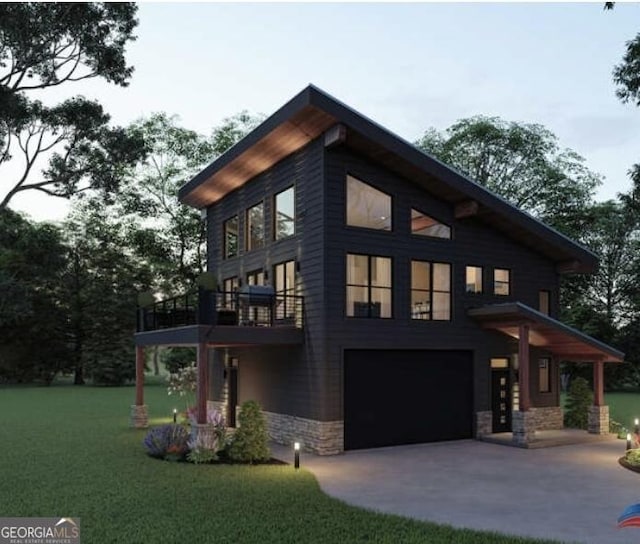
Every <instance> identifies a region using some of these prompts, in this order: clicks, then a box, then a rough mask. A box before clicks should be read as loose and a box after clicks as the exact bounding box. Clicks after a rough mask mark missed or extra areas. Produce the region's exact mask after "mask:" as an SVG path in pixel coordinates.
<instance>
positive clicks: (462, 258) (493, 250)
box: [326, 147, 558, 418]
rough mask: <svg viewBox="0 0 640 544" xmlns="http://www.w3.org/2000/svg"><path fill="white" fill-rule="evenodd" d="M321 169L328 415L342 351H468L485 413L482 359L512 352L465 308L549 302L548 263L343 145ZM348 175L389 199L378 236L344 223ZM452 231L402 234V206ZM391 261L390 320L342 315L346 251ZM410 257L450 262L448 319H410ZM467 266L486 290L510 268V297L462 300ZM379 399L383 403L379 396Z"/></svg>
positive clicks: (406, 224)
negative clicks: (385, 228)
mask: <svg viewBox="0 0 640 544" xmlns="http://www.w3.org/2000/svg"><path fill="white" fill-rule="evenodd" d="M326 165H327V166H326V168H327V201H326V206H327V234H326V236H327V240H326V248H327V249H326V251H327V254H326V268H327V271H328V278H327V316H328V321H327V345H328V356H327V364H328V366H329V377H330V380H331V381H330V387H329V388H328V390H327V403H328V405H329V406H331V408H332V414H331V416H332V417H336V418H338V417H340V414H341V412H342V407H341V402H342V374H343V373H342V366H341V365H342V363H341V361H342V352H343V350H345V349H362V348H367V349H429V350H447V349H457V350H472V351H473V352H474V354H475V356H474V399H475V409H476V410H485V409H489V391H490V379H489V378H490V370H489V358H490V357H500V356H509V355H512V354H513V353H517V346H516V344H515V342H514V341H512V340H510V339H509V338H507V337H505V336H503V335H501V334H498V333H494V332H490V331H485V330H482V329H480V328H479V327H478V326H477V324H476V323H475V322H473V321H472V320H471V319H470V318H469V317H468V316H467V310H468V309H469V308H472V307H476V306H481V305H484V304H488V303H499V302H508V301H515V300H519V301H521V302H523V303H525V304H527V305H530V306H532V307H534V308H537V307H538V291H539V290H540V289H547V290H550V291H551V293H552V297H553V300H554V301H557V294H558V283H557V282H558V280H557V274H556V272H555V267H554V264H553V263H552V262H550V261H549V260H548V259H546V258H544V257H542V256H541V255H539V254H537V253H535V252H534V251H531V250H529V249H527V248H524V247H522V246H521V245H519V244H517V243H516V242H514V241H512V240H511V239H509V238H508V237H506V236H505V235H504V234H501V233H498V232H497V231H495V230H493V229H491V228H489V227H487V226H485V225H483V224H482V223H481V222H480V221H479V220H477V219H474V218H467V219H462V220H458V221H456V220H455V219H454V217H453V209H452V207H451V206H450V205H447V204H445V203H443V202H441V201H438V200H436V199H435V198H433V197H431V196H430V195H429V194H428V193H426V192H425V191H423V190H421V189H419V188H418V187H417V186H416V185H414V184H412V183H411V182H409V181H407V180H404V179H401V178H399V177H398V176H396V175H394V174H393V173H391V172H389V171H387V170H384V169H382V168H380V167H378V166H376V165H375V164H373V163H371V162H370V161H367V160H364V159H362V158H361V157H359V156H357V155H355V154H354V153H352V152H350V151H349V150H347V149H346V148H344V147H341V148H335V149H333V150H330V151H327V153H326ZM347 173H350V174H352V175H354V176H356V177H358V178H359V179H361V180H363V181H365V182H367V183H370V184H371V185H374V186H376V187H378V188H380V189H382V190H384V191H385V192H387V193H389V194H391V195H392V197H393V230H392V232H382V231H380V232H378V231H371V230H367V229H357V228H349V227H346V226H345V197H346V194H345V178H346V175H347ZM412 207H416V208H418V209H420V210H421V211H423V212H424V213H427V214H430V215H433V216H434V217H435V218H437V219H439V220H441V221H443V222H445V223H448V224H449V225H451V226H452V227H453V239H452V240H440V239H429V238H424V237H419V236H414V235H411V234H410V209H411V208H412ZM352 252H353V253H364V254H372V255H381V256H387V257H392V258H393V287H394V290H393V315H394V318H393V319H358V318H347V317H345V288H344V285H345V281H346V272H345V260H346V254H347V253H352ZM412 259H422V260H426V261H439V262H448V263H451V264H452V274H453V282H452V291H453V293H452V299H453V308H452V310H453V315H452V320H451V321H450V322H435V321H433V322H430V321H416V320H412V319H411V318H410V289H411V281H410V262H411V260H412ZM467 264H474V265H480V266H483V267H484V274H485V278H484V279H485V281H484V283H485V289H486V290H488V289H489V288H490V286H491V281H492V278H493V268H494V267H498V268H508V269H510V270H511V295H510V296H508V297H499V296H493V295H491V294H483V295H467V294H466V293H465V285H464V284H465V280H464V272H465V266H466V265H467ZM380 402H384V399H380Z"/></svg>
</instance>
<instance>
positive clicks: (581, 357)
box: [467, 302, 624, 363]
mask: <svg viewBox="0 0 640 544" xmlns="http://www.w3.org/2000/svg"><path fill="white" fill-rule="evenodd" d="M467 313H468V314H469V316H470V317H472V318H473V319H475V320H476V321H478V322H480V323H481V324H482V325H483V326H484V327H485V328H489V329H494V330H497V331H500V332H501V333H503V334H506V335H508V336H511V337H512V338H518V335H519V325H520V324H523V323H526V324H528V325H529V326H530V327H531V332H530V336H529V344H531V345H533V346H537V347H541V348H544V349H547V350H548V351H550V352H551V353H553V354H554V355H556V356H558V357H561V358H563V359H564V360H567V361H574V362H597V361H600V360H602V361H607V362H613V363H622V362H623V361H624V353H622V352H621V351H619V350H617V349H615V348H613V347H611V346H609V345H607V344H605V343H604V342H600V340H596V339H595V338H593V337H591V336H589V335H588V334H584V333H583V332H580V331H579V330H577V329H574V328H573V327H570V326H569V325H565V324H564V323H562V322H561V321H558V320H557V319H553V318H552V317H549V316H548V315H545V314H543V313H541V312H539V311H537V310H534V309H533V308H531V307H530V306H527V305H526V304H522V303H521V302H507V303H504V304H490V305H487V306H482V307H481V308H473V309H471V310H469V311H468V312H467Z"/></svg>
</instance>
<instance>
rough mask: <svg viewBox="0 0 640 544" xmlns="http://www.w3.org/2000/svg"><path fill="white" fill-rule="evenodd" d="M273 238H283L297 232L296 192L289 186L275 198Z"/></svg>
mask: <svg viewBox="0 0 640 544" xmlns="http://www.w3.org/2000/svg"><path fill="white" fill-rule="evenodd" d="M274 202H275V206H274V210H275V213H274V216H273V218H274V219H273V221H274V224H273V238H274V240H282V239H283V238H288V237H289V236H293V235H294V234H295V233H296V193H295V189H294V188H293V186H292V187H289V188H288V189H285V190H284V191H282V192H280V193H278V194H276V196H275V198H274Z"/></svg>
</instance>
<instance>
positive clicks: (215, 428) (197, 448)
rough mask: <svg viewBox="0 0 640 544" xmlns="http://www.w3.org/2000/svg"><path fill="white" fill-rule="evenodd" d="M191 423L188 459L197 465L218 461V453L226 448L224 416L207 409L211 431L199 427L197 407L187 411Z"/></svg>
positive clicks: (214, 410)
mask: <svg viewBox="0 0 640 544" xmlns="http://www.w3.org/2000/svg"><path fill="white" fill-rule="evenodd" d="M187 414H188V416H189V421H190V423H191V438H190V439H189V442H188V446H189V450H190V451H189V454H188V455H187V459H188V460H189V461H191V462H192V463H195V464H201V463H210V462H212V461H216V460H217V459H218V453H219V452H220V451H221V450H222V449H224V447H225V433H226V426H225V424H224V418H223V417H222V414H221V413H220V412H219V411H218V410H216V409H215V408H214V409H207V424H208V425H209V426H210V429H205V430H203V429H199V430H198V431H196V429H197V427H196V425H197V410H196V408H195V407H192V408H189V410H187Z"/></svg>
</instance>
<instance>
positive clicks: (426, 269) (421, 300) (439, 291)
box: [411, 261, 451, 321]
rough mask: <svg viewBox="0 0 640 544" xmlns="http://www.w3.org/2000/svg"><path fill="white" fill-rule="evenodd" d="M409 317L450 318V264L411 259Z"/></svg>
mask: <svg viewBox="0 0 640 544" xmlns="http://www.w3.org/2000/svg"><path fill="white" fill-rule="evenodd" d="M411 318H412V319H424V320H429V321H449V320H450V319H451V265H450V264H448V263H430V262H426V261H411Z"/></svg>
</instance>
